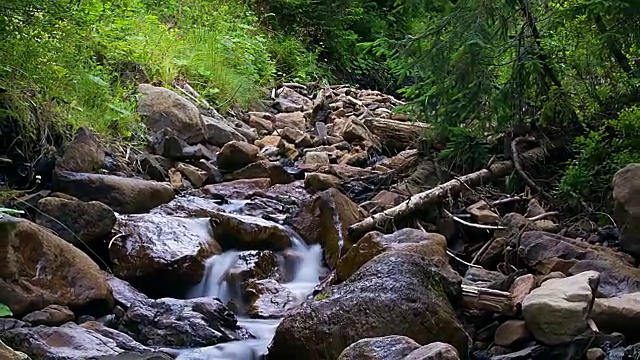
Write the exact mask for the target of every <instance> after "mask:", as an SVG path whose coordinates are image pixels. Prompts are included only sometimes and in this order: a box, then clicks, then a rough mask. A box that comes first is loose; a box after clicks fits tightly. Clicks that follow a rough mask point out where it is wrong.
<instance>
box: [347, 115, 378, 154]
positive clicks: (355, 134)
mask: <svg viewBox="0 0 640 360" xmlns="http://www.w3.org/2000/svg"><path fill="white" fill-rule="evenodd" d="M342 137H343V138H344V139H345V140H346V141H348V142H355V141H359V142H362V143H365V144H369V146H374V147H375V148H378V149H379V148H380V142H379V141H378V139H377V138H376V137H375V135H373V134H372V133H371V131H369V129H367V127H366V126H365V125H364V123H363V122H362V121H360V120H357V119H353V118H352V119H349V121H348V122H347V123H346V125H345V127H344V132H343V133H342Z"/></svg>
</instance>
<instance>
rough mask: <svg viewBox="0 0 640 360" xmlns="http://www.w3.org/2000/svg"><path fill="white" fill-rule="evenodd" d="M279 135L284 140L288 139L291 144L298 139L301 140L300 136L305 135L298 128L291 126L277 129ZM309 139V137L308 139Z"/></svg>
mask: <svg viewBox="0 0 640 360" xmlns="http://www.w3.org/2000/svg"><path fill="white" fill-rule="evenodd" d="M279 134H280V136H282V138H283V139H284V140H285V141H288V142H290V143H292V144H296V143H297V142H298V141H299V140H302V138H303V137H304V135H305V132H304V131H301V130H300V129H297V128H292V127H286V128H284V129H282V130H280V131H279ZM309 140H311V139H309Z"/></svg>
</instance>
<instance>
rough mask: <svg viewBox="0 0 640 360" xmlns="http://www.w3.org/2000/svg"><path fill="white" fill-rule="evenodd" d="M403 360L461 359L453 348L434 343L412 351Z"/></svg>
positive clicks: (441, 343)
mask: <svg viewBox="0 0 640 360" xmlns="http://www.w3.org/2000/svg"><path fill="white" fill-rule="evenodd" d="M403 360H460V357H459V355H458V350H456V348H454V347H453V346H451V345H449V344H445V343H443V342H434V343H431V344H429V345H425V346H422V347H420V348H419V349H416V350H414V351H412V352H411V353H410V354H409V355H407V357H405V358H404V359H403Z"/></svg>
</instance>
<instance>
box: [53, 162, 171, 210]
mask: <svg viewBox="0 0 640 360" xmlns="http://www.w3.org/2000/svg"><path fill="white" fill-rule="evenodd" d="M55 187H56V189H57V190H58V191H60V192H63V193H66V194H69V195H72V196H75V197H76V198H78V199H80V200H82V201H100V202H102V203H104V204H106V205H108V206H109V207H111V208H112V209H113V210H115V211H117V212H119V213H123V214H132V213H144V212H147V211H149V210H151V209H153V208H154V207H156V206H158V205H162V204H165V203H168V202H169V201H171V200H173V198H174V197H175V193H174V191H173V188H172V187H171V186H170V185H168V184H165V183H159V182H155V181H146V180H140V179H130V178H123V177H118V176H113V175H98V174H84V173H74V172H69V171H60V172H57V173H56V181H55Z"/></svg>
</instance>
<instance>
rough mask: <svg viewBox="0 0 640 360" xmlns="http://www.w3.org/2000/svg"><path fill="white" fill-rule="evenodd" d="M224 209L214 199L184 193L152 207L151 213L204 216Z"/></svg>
mask: <svg viewBox="0 0 640 360" xmlns="http://www.w3.org/2000/svg"><path fill="white" fill-rule="evenodd" d="M221 211H224V210H223V208H222V207H221V206H220V205H218V203H217V202H216V201H214V200H211V199H207V198H204V197H200V196H192V195H183V196H180V197H177V198H175V199H173V200H171V201H170V202H168V203H166V204H163V205H160V206H158V207H157V208H154V209H152V210H151V211H150V212H149V213H150V214H157V215H169V216H178V217H192V218H204V217H211V215H212V214H217V213H219V212H221Z"/></svg>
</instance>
